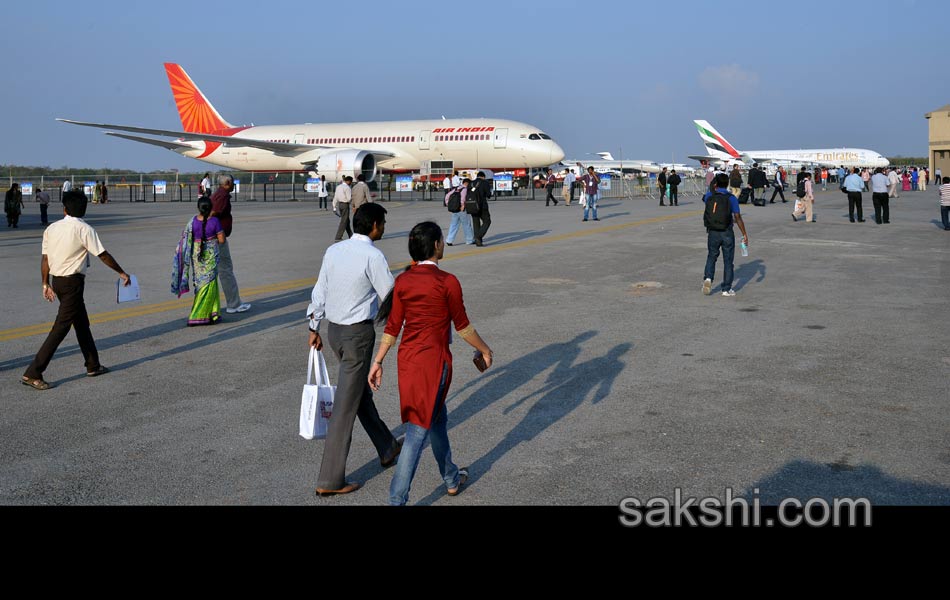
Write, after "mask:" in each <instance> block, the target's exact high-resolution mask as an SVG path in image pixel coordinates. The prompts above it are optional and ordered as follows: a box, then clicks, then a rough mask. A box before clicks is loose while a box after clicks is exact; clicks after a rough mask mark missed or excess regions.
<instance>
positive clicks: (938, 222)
mask: <svg viewBox="0 0 950 600" xmlns="http://www.w3.org/2000/svg"><path fill="white" fill-rule="evenodd" d="M930 222H931V223H933V224H934V227H936V228H937V229H943V221H941V220H940V219H931V221H930Z"/></svg>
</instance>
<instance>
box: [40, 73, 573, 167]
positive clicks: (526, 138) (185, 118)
mask: <svg viewBox="0 0 950 600" xmlns="http://www.w3.org/2000/svg"><path fill="white" fill-rule="evenodd" d="M165 73H166V74H167V75H168V82H169V84H170V85H171V89H172V94H173V95H174V97H175V104H176V105H177V106H178V115H179V116H180V117H181V125H182V129H183V131H170V130H165V129H149V128H145V127H130V126H127V125H110V124H107V123H86V122H82V121H72V120H69V119H57V120H58V121H62V122H64V123H72V124H73V125H83V126H86V127H98V128H100V129H110V130H113V131H108V132H106V135H112V136H115V137H120V138H124V139H127V140H132V141H135V142H142V143H145V144H152V145H153V146H159V147H162V148H167V149H168V150H171V151H173V152H177V153H178V154H181V155H182V156H187V157H189V158H195V159H198V160H201V161H204V162H208V163H211V164H213V165H218V166H222V167H226V168H229V169H235V170H241V171H268V172H280V171H306V170H312V171H316V172H317V173H319V174H321V175H326V176H327V178H328V179H329V180H330V181H335V180H339V179H340V178H342V177H343V176H345V175H352V176H354V177H355V176H357V175H359V174H362V175H363V176H364V177H365V178H366V181H372V180H373V179H374V178H375V177H376V173H377V172H378V171H388V172H407V171H418V170H420V168H421V167H422V163H423V162H424V161H432V163H436V162H437V161H438V162H441V161H451V163H447V162H443V164H442V165H441V166H443V167H446V166H450V167H452V168H458V169H461V168H475V169H489V170H504V169H510V168H537V167H544V166H547V165H550V164H554V163H557V162H558V161H560V160H561V159H562V158H564V151H563V150H561V148H560V146H558V145H557V144H556V143H555V142H554V140H552V139H551V137H550V136H548V135H547V134H545V133H544V132H542V131H541V129H539V128H537V127H535V126H533V125H528V124H526V123H519V122H517V121H508V120H504V119H484V118H478V119H448V120H446V119H445V118H443V119H440V120H428V121H380V122H367V123H329V124H327V123H324V124H317V123H303V124H300V125H267V126H254V125H251V126H244V127H236V126H234V125H232V124H230V123H228V122H227V121H225V120H224V118H223V117H222V116H221V114H220V113H218V111H217V110H215V108H214V107H213V106H212V105H211V103H210V102H209V101H208V98H207V97H206V96H205V95H204V94H203V93H202V92H201V90H199V89H198V86H196V85H195V83H194V82H193V81H192V80H191V78H190V77H189V76H188V74H187V73H185V70H184V69H183V68H181V66H179V65H177V64H174V63H165ZM117 131H123V132H128V133H116V132H117ZM130 133H131V134H145V135H150V136H160V137H171V138H176V139H174V140H163V139H156V138H152V137H142V136H141V135H129V134H130ZM433 166H435V165H433Z"/></svg>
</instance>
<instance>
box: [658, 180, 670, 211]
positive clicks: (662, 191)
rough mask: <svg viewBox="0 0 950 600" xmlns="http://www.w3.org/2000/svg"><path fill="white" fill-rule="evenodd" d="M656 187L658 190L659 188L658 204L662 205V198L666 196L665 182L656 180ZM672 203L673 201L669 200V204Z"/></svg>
mask: <svg viewBox="0 0 950 600" xmlns="http://www.w3.org/2000/svg"><path fill="white" fill-rule="evenodd" d="M656 187H657V188H659V190H660V205H661V206H662V205H663V199H664V198H666V183H665V182H661V181H657V182H656ZM672 203H673V201H672V200H670V204H672Z"/></svg>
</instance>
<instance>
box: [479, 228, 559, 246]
mask: <svg viewBox="0 0 950 600" xmlns="http://www.w3.org/2000/svg"><path fill="white" fill-rule="evenodd" d="M549 233H551V230H550V229H544V230H528V231H510V232H507V233H499V234H497V235H493V236H489V237H487V238H485V242H486V243H491V244H492V245H498V244H510V243H512V242H518V241H520V240H526V239H528V238H533V237H538V236H541V235H547V234H549Z"/></svg>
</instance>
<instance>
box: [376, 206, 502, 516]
mask: <svg viewBox="0 0 950 600" xmlns="http://www.w3.org/2000/svg"><path fill="white" fill-rule="evenodd" d="M444 250H445V241H444V240H443V239H442V228H441V227H439V226H438V225H437V224H435V223H433V222H431V221H426V222H424V223H419V224H418V225H416V226H415V227H413V228H412V231H410V232H409V255H410V256H411V257H412V260H413V261H414V264H413V265H412V266H411V267H410V268H408V269H406V271H405V272H404V273H403V274H401V275H400V276H399V277H397V278H396V283H395V286H394V287H393V291H392V293H391V295H390V297H389V298H387V301H386V302H385V303H384V306H383V308H382V309H381V310H380V312H379V315H378V316H377V321H381V320H383V319H386V333H385V334H384V335H383V337H382V340H381V342H380V346H379V352H378V353H377V354H376V360H375V361H374V363H373V366H372V368H371V369H370V372H369V384H370V387H372V389H373V390H374V391H377V390H379V386H380V383H382V379H383V359H385V358H386V354H387V353H388V352H389V349H390V348H391V347H392V346H393V345H394V344H395V343H396V337H397V336H398V335H399V332H400V330H402V332H403V333H402V343H401V344H400V345H399V354H398V360H397V364H398V369H399V408H400V413H401V415H402V421H403V423H406V439H405V442H404V443H403V446H402V453H401V454H400V455H399V462H398V463H397V464H396V472H395V473H394V474H393V480H392V484H391V485H390V487H389V503H390V504H392V505H394V506H401V505H403V504H406V502H408V501H409V488H410V485H411V483H412V478H413V476H414V475H415V473H416V467H417V466H418V465H419V459H420V457H421V456H422V449H423V447H424V446H425V443H426V439H427V438H428V439H430V441H431V442H432V453H433V454H434V455H435V460H436V463H438V465H439V473H440V474H441V475H442V480H443V481H444V482H445V486H446V488H447V493H448V495H449V496H456V495H458V494H459V493H460V492H461V491H462V487H463V486H464V485H465V482H466V481H467V480H468V472H467V471H466V470H465V469H459V468H458V467H457V466H455V463H453V462H452V449H451V448H450V447H449V437H448V432H447V428H446V422H447V419H446V406H445V399H446V397H447V395H448V392H449V386H450V385H451V383H452V353H451V352H450V351H449V343H450V340H451V335H452V333H451V330H450V325H451V324H454V325H455V330H456V331H457V332H458V334H459V335H460V336H461V337H462V339H463V340H465V341H466V342H468V343H469V344H470V345H471V346H472V347H474V348H475V349H476V350H477V351H478V352H477V353H476V366H478V368H479V369H480V370H482V371H484V370H485V369H487V368H488V367H490V366H491V364H492V353H491V349H490V348H489V347H488V345H487V344H485V342H484V341H483V340H482V338H481V336H479V335H478V332H476V331H475V328H474V327H473V326H472V325H471V324H470V323H469V320H468V316H467V315H466V314H465V305H464V303H463V302H462V287H461V286H460V285H459V281H458V279H456V278H455V276H454V275H452V274H450V273H446V272H445V271H442V270H441V269H440V268H439V260H440V259H441V258H442V253H443V251H444ZM390 303H391V306H388V307H387V306H386V305H387V304H390ZM387 308H388V309H389V310H387ZM387 313H388V318H387Z"/></svg>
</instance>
